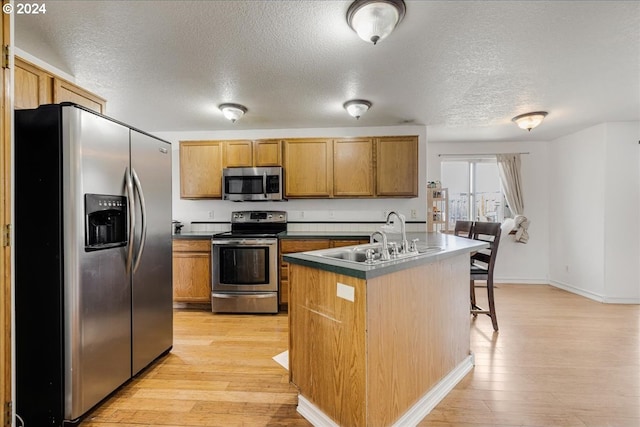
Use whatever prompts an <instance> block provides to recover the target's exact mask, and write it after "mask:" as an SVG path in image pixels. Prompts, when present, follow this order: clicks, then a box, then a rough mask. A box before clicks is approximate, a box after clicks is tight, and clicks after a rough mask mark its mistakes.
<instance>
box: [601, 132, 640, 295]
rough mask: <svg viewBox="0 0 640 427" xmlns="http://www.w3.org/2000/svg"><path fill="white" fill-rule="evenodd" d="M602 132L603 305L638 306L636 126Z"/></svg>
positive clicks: (639, 180) (639, 219)
mask: <svg viewBox="0 0 640 427" xmlns="http://www.w3.org/2000/svg"><path fill="white" fill-rule="evenodd" d="M605 132H606V136H605V138H606V144H607V145H606V165H605V183H606V186H605V189H604V192H605V194H604V205H603V208H604V228H605V241H604V245H605V249H604V253H605V262H604V273H605V290H604V291H605V292H604V295H605V301H607V302H629V301H634V300H635V302H637V303H640V274H639V273H638V266H639V265H640V240H639V239H637V238H636V236H638V234H639V233H640V161H639V157H638V153H640V145H639V144H640V122H627V123H607V124H606V127H605Z"/></svg>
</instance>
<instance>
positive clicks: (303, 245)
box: [279, 238, 369, 310]
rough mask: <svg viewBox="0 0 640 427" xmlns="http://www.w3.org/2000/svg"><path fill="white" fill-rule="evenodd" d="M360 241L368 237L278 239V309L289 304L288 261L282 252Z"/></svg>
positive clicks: (288, 252)
mask: <svg viewBox="0 0 640 427" xmlns="http://www.w3.org/2000/svg"><path fill="white" fill-rule="evenodd" d="M362 243H369V238H362V239H282V240H280V254H279V259H280V300H279V303H280V309H281V310H285V309H287V308H288V305H289V263H288V262H285V261H283V260H282V255H283V254H290V253H295V252H307V251H317V250H320V249H328V248H338V247H341V246H352V245H360V244H362Z"/></svg>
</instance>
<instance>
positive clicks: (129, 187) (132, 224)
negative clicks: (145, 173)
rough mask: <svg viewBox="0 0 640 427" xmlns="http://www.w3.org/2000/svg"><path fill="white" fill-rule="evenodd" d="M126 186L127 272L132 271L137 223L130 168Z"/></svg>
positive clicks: (126, 175) (125, 173)
mask: <svg viewBox="0 0 640 427" xmlns="http://www.w3.org/2000/svg"><path fill="white" fill-rule="evenodd" d="M124 177H125V187H126V189H127V198H128V199H129V201H128V203H127V206H128V208H129V209H128V210H129V242H128V245H129V249H128V251H127V274H129V273H131V262H132V260H133V239H134V237H135V224H136V209H135V208H136V202H135V200H134V195H133V181H132V180H131V172H130V171H129V168H128V167H127V169H126V170H125V172H124Z"/></svg>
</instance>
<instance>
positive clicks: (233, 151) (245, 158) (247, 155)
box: [224, 140, 253, 168]
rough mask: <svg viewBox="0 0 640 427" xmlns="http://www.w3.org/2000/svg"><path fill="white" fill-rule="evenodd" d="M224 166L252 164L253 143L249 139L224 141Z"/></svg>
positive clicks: (248, 165)
mask: <svg viewBox="0 0 640 427" xmlns="http://www.w3.org/2000/svg"><path fill="white" fill-rule="evenodd" d="M224 145H225V147H224V148H225V150H224V167H230V168H235V167H241V166H247V167H251V166H253V144H252V142H251V141H242V140H238V141H224Z"/></svg>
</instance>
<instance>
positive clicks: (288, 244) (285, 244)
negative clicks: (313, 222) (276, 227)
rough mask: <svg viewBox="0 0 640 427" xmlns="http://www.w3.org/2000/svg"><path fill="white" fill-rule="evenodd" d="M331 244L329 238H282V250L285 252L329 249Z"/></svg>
mask: <svg viewBox="0 0 640 427" xmlns="http://www.w3.org/2000/svg"><path fill="white" fill-rule="evenodd" d="M329 246H330V242H329V239H318V240H287V239H285V240H281V241H280V251H281V252H282V253H283V254H286V253H293V252H306V251H315V250H318V249H327V248H329Z"/></svg>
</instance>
